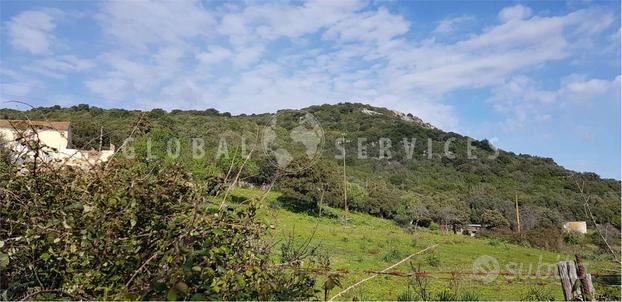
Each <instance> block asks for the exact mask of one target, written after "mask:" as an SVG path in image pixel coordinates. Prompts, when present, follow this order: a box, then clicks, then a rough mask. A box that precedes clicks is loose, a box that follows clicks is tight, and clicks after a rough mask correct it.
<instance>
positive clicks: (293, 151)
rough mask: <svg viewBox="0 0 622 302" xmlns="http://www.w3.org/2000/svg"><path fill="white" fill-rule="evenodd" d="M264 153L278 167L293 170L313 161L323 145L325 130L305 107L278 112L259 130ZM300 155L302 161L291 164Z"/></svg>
mask: <svg viewBox="0 0 622 302" xmlns="http://www.w3.org/2000/svg"><path fill="white" fill-rule="evenodd" d="M261 147H262V149H263V152H264V154H266V156H267V157H268V158H269V159H270V161H271V162H272V163H273V164H274V165H276V166H277V167H278V168H279V169H282V170H285V171H288V172H295V171H298V170H301V169H305V168H307V167H309V166H310V165H312V164H313V162H314V161H315V160H317V159H318V158H319V157H320V155H321V153H322V152H321V151H322V148H323V147H324V130H322V127H321V126H320V123H319V122H318V121H317V119H316V118H315V117H314V116H313V114H311V113H308V112H305V111H284V112H279V113H277V114H276V115H275V116H274V117H273V118H272V119H271V120H270V123H269V124H268V125H267V126H266V127H264V129H263V131H262V134H261ZM298 159H301V162H302V163H303V164H302V165H290V164H291V163H292V162H293V161H294V160H298Z"/></svg>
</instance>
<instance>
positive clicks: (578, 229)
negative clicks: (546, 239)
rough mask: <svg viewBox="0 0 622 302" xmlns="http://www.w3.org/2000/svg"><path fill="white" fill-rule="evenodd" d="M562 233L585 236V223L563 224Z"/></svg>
mask: <svg viewBox="0 0 622 302" xmlns="http://www.w3.org/2000/svg"><path fill="white" fill-rule="evenodd" d="M563 229H564V231H566V232H573V233H579V234H587V223H585V221H569V222H566V223H564V226H563Z"/></svg>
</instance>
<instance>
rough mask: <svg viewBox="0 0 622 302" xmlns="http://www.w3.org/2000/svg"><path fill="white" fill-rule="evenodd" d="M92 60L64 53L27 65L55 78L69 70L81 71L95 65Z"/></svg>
mask: <svg viewBox="0 0 622 302" xmlns="http://www.w3.org/2000/svg"><path fill="white" fill-rule="evenodd" d="M94 66H95V64H94V63H93V62H92V61H91V60H87V59H81V58H78V57H76V56H74V55H62V56H55V57H48V58H44V59H39V60H36V61H34V62H33V63H32V65H31V66H28V67H26V69H28V70H32V71H35V72H38V73H41V74H43V75H46V76H49V77H53V78H63V77H64V76H65V75H66V74H67V73H69V72H79V71H84V70H87V69H90V68H92V67H94Z"/></svg>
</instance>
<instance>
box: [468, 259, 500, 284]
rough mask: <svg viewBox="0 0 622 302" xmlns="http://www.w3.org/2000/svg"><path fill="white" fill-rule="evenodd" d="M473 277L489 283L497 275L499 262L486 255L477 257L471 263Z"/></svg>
mask: <svg viewBox="0 0 622 302" xmlns="http://www.w3.org/2000/svg"><path fill="white" fill-rule="evenodd" d="M473 273H474V274H475V277H476V278H477V279H479V280H480V281H482V282H484V283H490V282H492V281H495V279H497V276H498V275H499V261H497V259H495V258H494V257H490V256H488V255H482V256H479V257H478V258H477V259H475V262H473Z"/></svg>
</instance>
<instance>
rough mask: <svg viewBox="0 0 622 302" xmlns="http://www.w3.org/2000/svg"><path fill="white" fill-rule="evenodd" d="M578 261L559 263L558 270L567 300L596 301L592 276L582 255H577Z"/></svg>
mask: <svg viewBox="0 0 622 302" xmlns="http://www.w3.org/2000/svg"><path fill="white" fill-rule="evenodd" d="M575 259H576V262H573V261H562V262H559V263H557V271H558V273H559V278H560V281H561V284H562V291H563V292H564V300H566V301H576V300H580V301H594V296H595V291H594V285H593V284H592V276H591V275H590V274H588V273H587V272H586V269H585V266H584V265H583V263H582V262H581V256H579V255H575Z"/></svg>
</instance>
